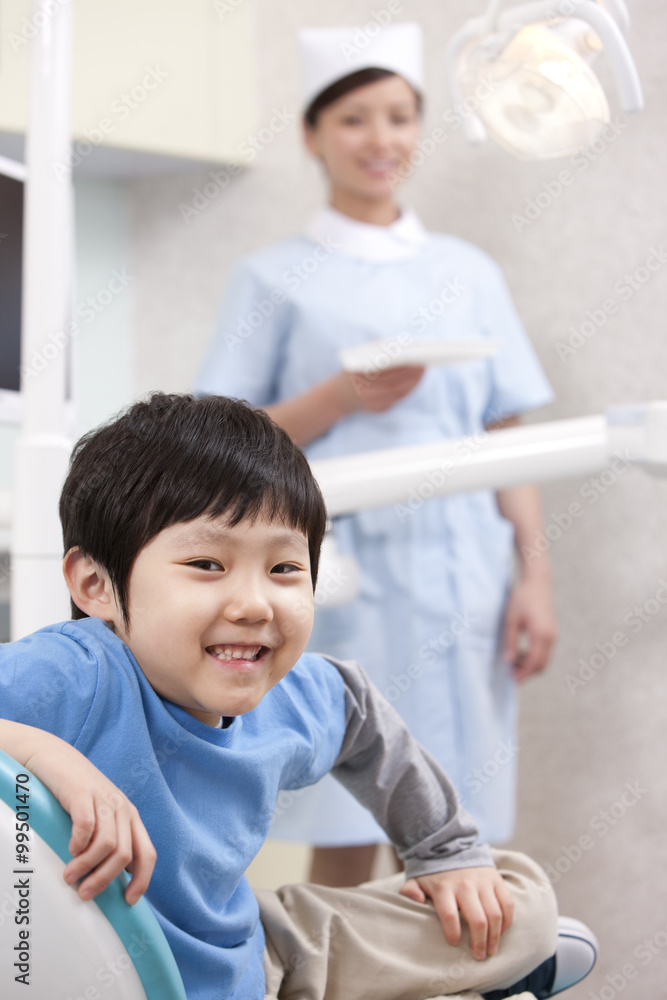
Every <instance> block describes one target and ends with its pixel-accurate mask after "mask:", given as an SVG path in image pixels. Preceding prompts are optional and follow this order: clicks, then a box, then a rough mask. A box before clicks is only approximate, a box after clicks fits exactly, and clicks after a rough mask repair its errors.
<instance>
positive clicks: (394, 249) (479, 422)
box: [196, 23, 556, 884]
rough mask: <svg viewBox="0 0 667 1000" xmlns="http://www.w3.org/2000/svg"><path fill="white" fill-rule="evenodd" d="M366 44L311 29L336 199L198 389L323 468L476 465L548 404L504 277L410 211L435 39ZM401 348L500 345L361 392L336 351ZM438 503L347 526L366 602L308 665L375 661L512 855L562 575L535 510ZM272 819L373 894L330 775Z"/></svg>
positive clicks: (320, 874) (491, 498) (247, 311)
mask: <svg viewBox="0 0 667 1000" xmlns="http://www.w3.org/2000/svg"><path fill="white" fill-rule="evenodd" d="M360 37H363V36H360V35H359V32H358V30H356V29H347V28H340V29H339V28H334V29H318V30H311V31H306V32H302V35H301V48H302V56H303V61H304V76H305V89H306V101H305V106H306V109H307V110H306V115H305V140H306V144H307V147H308V149H309V151H310V152H311V153H312V155H313V156H315V157H317V158H318V159H319V160H320V161H321V164H322V166H323V169H324V171H325V173H326V175H327V178H328V181H329V186H330V196H329V203H328V205H327V206H326V207H324V208H323V209H322V210H321V211H320V212H319V213H318V214H317V215H316V216H315V218H314V219H312V221H311V222H310V224H309V226H308V228H307V229H306V231H305V232H303V233H301V234H299V235H297V236H294V237H292V238H291V239H287V240H284V241H282V242H281V243H278V244H276V245H275V246H271V247H268V248H266V249H264V250H261V251H259V252H258V253H255V254H253V255H251V256H249V257H247V258H245V259H244V260H242V261H241V262H240V263H239V265H238V266H237V268H236V270H235V272H234V274H233V276H232V278H231V281H230V283H229V287H228V290H227V293H226V297H225V300H224V305H223V308H222V313H221V315H220V319H219V322H218V327H217V331H216V334H215V337H214V339H213V342H212V344H211V346H210V349H209V351H208V354H207V356H206V358H205V360H204V363H203V365H202V368H201V372H200V374H199V377H198V381H197V384H196V390H197V391H198V392H200V393H220V394H226V395H231V396H238V397H242V398H244V399H247V400H249V401H250V402H251V403H253V404H254V405H256V406H261V407H263V408H265V409H266V410H267V411H268V412H269V413H270V414H271V415H272V417H273V418H274V419H275V420H276V421H277V422H278V423H279V424H281V425H282V426H283V427H284V428H285V429H286V430H287V431H288V432H289V433H290V435H291V436H292V437H293V439H294V440H295V441H296V442H297V443H298V444H300V445H301V446H302V447H304V449H305V451H306V453H307V455H308V456H309V458H311V459H320V458H328V457H333V456H339V455H345V454H351V453H356V452H362V451H366V450H372V449H378V448H393V447H399V446H405V445H410V444H422V443H424V442H427V441H433V440H436V439H441V438H461V437H466V436H469V437H470V440H469V442H468V443H467V444H466V445H465V448H467V449H469V450H470V451H471V452H473V451H474V449H475V435H476V434H479V432H481V431H483V430H484V429H489V428H495V427H502V426H510V425H512V424H514V423H516V422H517V421H518V416H519V415H520V414H521V413H523V412H525V411H527V410H532V409H534V408H536V407H540V406H543V405H544V404H545V403H548V402H549V401H550V400H551V398H552V392H551V389H550V387H549V384H548V382H547V381H546V378H545V376H544V374H543V372H542V369H541V367H540V365H539V363H538V361H537V358H536V356H535V353H534V351H533V349H532V346H531V344H530V342H529V340H528V338H527V336H526V333H525V331H524V329H523V327H522V325H521V322H520V320H519V317H518V316H517V313H516V310H515V308H514V306H513V304H512V300H511V298H510V295H509V293H508V290H507V287H506V284H505V281H504V279H503V275H502V273H501V271H500V269H499V267H498V266H497V265H496V263H495V262H494V261H493V260H492V259H491V258H490V257H488V256H487V254H486V253H484V252H483V251H482V250H480V249H478V248H477V247H475V246H472V245H470V244H469V243H467V242H465V241H464V240H461V239H459V238H457V237H455V236H448V235H443V234H440V233H432V232H429V231H428V229H427V228H425V226H424V225H423V223H422V222H421V220H420V219H419V218H417V216H416V215H415V213H414V212H413V211H411V210H410V209H409V208H402V207H400V206H399V205H398V204H397V202H396V200H395V195H394V192H395V190H396V187H397V186H398V182H399V179H400V178H401V177H404V176H406V175H407V174H408V173H409V172H410V168H411V155H412V154H413V152H414V150H415V149H416V143H417V142H418V139H419V125H420V110H421V90H422V84H423V79H422V65H421V59H422V55H421V36H420V29H419V26H418V25H416V24H412V23H404V24H397V25H391V26H389V27H387V28H385V29H383V31H382V32H380V33H379V35H377V36H376V37H375V38H374V39H370V40H368V39H367V40H366V42H365V44H364V45H363V46H361V45H360V44H359V42H360ZM443 196H446V193H444V194H443ZM406 336H407V337H408V338H410V337H415V338H416V337H418V338H434V339H442V338H444V339H446V338H456V339H460V338H470V339H471V340H475V341H478V340H479V339H480V338H490V337H492V338H498V339H499V340H500V341H501V347H500V350H499V352H498V353H497V355H496V356H495V357H493V358H491V359H486V360H480V361H470V362H466V363H461V364H457V365H453V366H449V367H429V368H426V369H423V368H416V367H404V368H397V369H392V370H382V359H381V358H379V359H378V368H377V371H376V372H374V373H372V374H371V375H369V376H367V377H364V376H359V375H354V376H351V375H350V374H348V373H346V372H344V371H342V370H341V364H340V361H339V358H338V352H339V351H340V350H341V349H342V348H345V347H350V346H352V345H355V344H360V343H363V342H366V341H370V340H375V339H378V338H382V339H392V338H397V339H398V338H401V337H403V339H404V340H405V337H406ZM422 493H423V495H424V497H426V499H423V498H422V497H421V496H415V497H413V498H412V501H411V503H410V504H405V505H396V506H392V507H388V508H386V509H381V510H371V511H364V512H361V513H359V514H357V515H354V516H352V517H347V518H343V519H340V520H338V521H337V522H336V523H335V526H334V527H335V532H336V535H337V540H338V545H339V547H340V549H342V550H343V551H344V552H348V553H351V554H353V555H354V557H355V559H356V560H357V561H358V564H359V566H360V569H361V592H360V595H359V597H358V599H357V600H355V601H354V602H353V603H352V604H348V605H346V606H341V607H337V608H330V609H327V608H326V605H325V606H323V607H322V608H321V609H320V611H319V612H318V614H317V615H316V624H315V631H314V633H313V638H312V640H311V646H310V648H312V649H318V650H320V651H322V652H325V653H329V654H332V655H335V656H339V657H343V658H353V659H356V660H358V661H359V662H361V663H362V664H363V666H364V667H365V668H366V670H367V671H368V672H369V674H370V675H371V677H372V678H373V680H374V681H375V683H376V684H377V685H378V687H379V688H380V690H382V691H383V692H384V694H385V696H386V697H387V698H388V700H389V701H390V702H392V703H393V705H394V706H395V708H396V709H397V710H398V712H399V713H400V714H401V715H402V716H403V718H404V719H405V720H406V722H407V723H408V725H409V726H410V728H411V730H412V732H413V734H414V735H415V736H416V737H417V738H418V739H419V740H420V741H421V742H422V743H423V745H424V746H425V747H426V748H427V749H428V750H429V751H430V752H431V753H432V754H433V755H434V756H435V757H436V758H437V759H438V760H439V761H440V763H441V764H442V765H443V766H444V767H445V768H446V770H447V771H448V773H449V774H450V776H451V778H452V779H453V781H454V784H455V786H456V787H457V788H458V790H459V792H460V794H461V797H462V799H463V801H464V803H465V805H466V806H467V808H468V809H469V810H470V812H471V813H472V814H473V816H474V817H475V819H476V820H477V822H478V823H479V825H480V828H481V834H482V837H483V839H484V840H488V841H491V842H496V843H498V842H501V841H504V840H506V839H507V838H508V837H509V836H510V835H511V833H512V827H513V820H514V810H515V775H516V766H517V761H518V754H519V747H518V746H517V743H516V733H515V722H516V684H517V681H520V680H523V679H524V678H525V677H527V676H528V675H529V674H531V673H534V672H536V671H539V670H541V669H542V668H543V667H544V666H545V665H546V662H547V659H548V656H549V651H550V647H551V645H552V643H553V641H554V638H555V632H556V630H555V623H554V617H553V611H552V604H551V584H550V571H549V566H548V561H547V558H546V557H539V558H537V559H531V558H530V556H528V557H526V556H524V555H522V551H523V552H524V553H527V552H528V550H534V540H535V538H536V537H537V534H538V533H539V531H540V530H541V526H542V519H541V512H540V501H539V496H538V492H537V489H536V488H535V487H532V486H526V487H516V488H512V489H505V490H502V491H499V492H498V493H497V494H493V493H491V492H476V493H468V494H460V495H453V496H451V497H447V498H438V499H428V493H429V490H428V484H425V489H424V490H422ZM515 555H516V556H517V568H516V574H514V573H513V560H514V556H515ZM522 640H523V641H522ZM278 813H280V815H278V816H277V818H276V821H275V824H274V827H273V830H272V835H273V836H276V837H282V838H285V839H294V840H299V841H304V842H309V843H311V844H313V845H315V848H316V850H315V853H314V864H313V869H312V872H311V875H312V877H313V878H314V880H316V881H321V882H326V883H328V884H352V883H355V882H358V881H363V880H364V879H365V878H367V877H368V876H369V874H370V865H371V863H372V859H373V854H374V851H375V845H377V844H378V843H380V842H382V841H385V839H386V838H385V837H384V835H383V833H382V831H381V830H380V828H379V827H378V826H377V825H376V823H375V821H374V820H373V819H372V817H371V816H370V814H369V813H367V812H366V811H365V810H364V809H362V807H361V806H359V805H358V804H357V803H356V801H355V800H354V799H352V797H351V796H350V795H349V794H348V793H347V792H346V791H345V790H344V789H343V788H342V787H341V786H339V785H338V784H337V783H336V782H335V781H334V780H333V779H331V778H327V779H325V780H324V781H323V782H322V783H320V785H318V786H316V787H315V788H314V789H309V790H308V791H306V792H304V793H301V794H300V795H299V796H294V797H292V798H286V799H284V801H283V802H282V804H281V806H280V808H279V810H278Z"/></svg>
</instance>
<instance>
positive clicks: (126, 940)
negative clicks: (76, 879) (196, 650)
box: [0, 751, 186, 1000]
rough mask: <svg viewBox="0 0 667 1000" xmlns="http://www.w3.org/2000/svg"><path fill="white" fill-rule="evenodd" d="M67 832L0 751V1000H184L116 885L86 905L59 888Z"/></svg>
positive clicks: (148, 926)
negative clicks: (0, 998)
mask: <svg viewBox="0 0 667 1000" xmlns="http://www.w3.org/2000/svg"><path fill="white" fill-rule="evenodd" d="M71 828H72V822H71V820H70V818H69V816H68V815H67V813H66V812H65V810H64V809H63V808H62V807H61V806H60V804H59V803H58V802H57V801H56V799H55V798H54V797H53V795H52V794H51V793H50V792H49V790H48V789H47V788H46V787H45V786H44V785H43V784H42V783H41V781H39V780H38V779H37V778H35V777H34V775H32V774H30V773H29V772H28V771H26V769H25V768H24V767H22V766H21V765H20V764H18V763H17V762H16V761H15V760H13V759H12V758H11V757H9V756H8V755H7V754H5V753H3V752H2V751H0V997H2V1000H15V998H18V997H23V998H25V997H29V998H30V1000H186V995H185V990H184V988H183V983H182V980H181V977H180V973H179V971H178V968H177V966H176V962H175V960H174V956H173V955H172V953H171V950H170V948H169V945H168V944H167V941H166V939H165V937H164V934H163V933H162V930H161V929H160V926H159V924H158V922H157V920H156V919H155V916H154V915H153V912H152V911H151V909H150V907H149V905H148V903H147V902H146V900H145V899H140V900H139V902H138V903H137V904H136V905H135V906H128V904H127V903H126V902H125V899H124V895H123V894H124V891H125V887H126V885H127V877H126V876H124V875H123V876H120V877H119V878H117V879H115V880H114V882H113V883H112V884H111V885H110V886H109V887H108V889H106V890H105V891H104V892H103V893H101V894H100V895H99V896H97V897H96V898H95V899H94V900H91V901H90V902H84V901H83V900H82V899H80V898H79V896H78V895H77V893H76V890H75V889H74V888H73V887H72V886H68V885H67V884H66V882H65V881H64V879H63V875H62V872H63V868H64V866H65V864H66V863H67V862H68V861H70V860H71V856H70V853H69V851H68V849H67V845H68V843H69V839H70V834H71ZM26 985H28V987H29V988H28V989H26Z"/></svg>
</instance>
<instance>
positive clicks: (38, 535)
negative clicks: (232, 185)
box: [11, 0, 74, 639]
mask: <svg viewBox="0 0 667 1000" xmlns="http://www.w3.org/2000/svg"><path fill="white" fill-rule="evenodd" d="M71 6H72V5H71V4H61V5H52V4H48V5H46V8H44V7H43V6H42V3H41V2H40V0H35V2H34V4H33V17H34V23H35V24H41V27H40V28H39V29H38V31H37V33H36V35H35V38H34V39H33V41H32V52H31V62H32V66H31V86H30V108H29V118H28V135H27V144H26V161H27V170H28V179H27V183H26V192H25V209H24V211H25V220H24V258H23V301H22V316H23V320H22V345H21V391H22V393H23V403H24V410H23V414H24V416H23V425H22V429H21V434H20V436H19V440H18V443H17V451H16V464H15V475H14V497H15V504H14V514H13V520H12V553H11V556H12V568H11V635H12V638H13V639H17V638H20V637H21V636H23V635H26V634H28V633H29V632H32V631H34V630H35V629H38V628H41V627H42V626H44V625H48V624H50V623H52V622H55V621H60V620H62V619H63V618H68V617H69V602H68V595H67V590H66V587H65V584H64V581H63V577H62V572H61V569H60V563H61V559H62V534H61V530H60V522H59V519H58V497H59V493H60V488H61V486H62V482H63V479H64V477H65V474H66V471H67V463H68V459H69V453H70V449H71V443H70V441H69V440H68V439H67V437H66V433H65V394H66V384H67V381H66V380H67V369H66V362H67V356H66V345H67V340H68V337H67V333H66V330H67V324H68V319H69V313H70V304H71V289H72V259H73V253H72V251H73V242H74V238H73V197H72V179H71V170H70V167H69V164H70V63H71V27H72V26H71V22H72V16H71ZM54 8H55V9H54Z"/></svg>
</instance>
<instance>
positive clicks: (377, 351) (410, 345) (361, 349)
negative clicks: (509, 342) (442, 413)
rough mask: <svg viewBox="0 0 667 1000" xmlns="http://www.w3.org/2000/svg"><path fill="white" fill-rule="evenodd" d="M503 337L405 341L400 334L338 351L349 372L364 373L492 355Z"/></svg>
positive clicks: (472, 359) (455, 361)
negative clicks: (499, 338) (388, 338)
mask: <svg viewBox="0 0 667 1000" xmlns="http://www.w3.org/2000/svg"><path fill="white" fill-rule="evenodd" d="M500 343H501V342H500V340H498V339H497V338H494V337H474V338H472V337H468V338H461V339H459V340H454V339H452V340H418V339H411V340H409V341H408V342H407V343H406V344H402V343H400V341H399V340H398V339H397V338H394V339H392V340H369V341H367V342H366V343H365V344H355V346H354V347H346V348H345V349H344V350H342V351H339V352H338V357H339V358H340V362H341V364H342V366H343V368H344V369H345V371H348V372H360V373H363V374H364V375H369V374H372V373H373V372H380V371H384V370H386V369H387V368H398V367H400V366H401V365H424V366H425V367H427V366H429V365H454V364H457V363H459V362H461V361H478V360H479V359H480V358H492V357H493V356H494V355H495V354H497V353H498V349H499V347H500Z"/></svg>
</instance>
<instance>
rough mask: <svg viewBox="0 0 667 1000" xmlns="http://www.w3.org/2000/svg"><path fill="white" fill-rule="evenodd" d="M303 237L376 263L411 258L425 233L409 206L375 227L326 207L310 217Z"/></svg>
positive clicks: (422, 240) (339, 251)
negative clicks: (391, 218)
mask: <svg viewBox="0 0 667 1000" xmlns="http://www.w3.org/2000/svg"><path fill="white" fill-rule="evenodd" d="M306 236H310V238H311V239H313V240H315V241H316V242H317V243H324V242H325V241H326V243H327V245H329V246H331V244H332V243H333V244H334V245H335V246H336V252H337V253H340V254H343V256H345V257H355V258H356V259H357V260H364V261H367V262H369V263H373V264H378V263H385V262H388V261H395V260H407V259H408V258H409V257H414V256H415V254H416V253H417V251H418V250H419V248H420V247H421V246H422V245H423V244H424V243H425V241H426V239H427V236H428V233H427V232H426V230H425V229H424V227H423V225H422V224H421V222H420V220H419V219H418V218H417V216H416V214H415V213H414V212H413V211H412V209H411V208H409V209H406V210H405V211H403V212H402V213H401V215H400V216H399V218H398V219H397V220H396V222H392V223H391V224H390V225H389V226H376V225H373V224H371V223H369V222H358V221H357V219H351V218H350V217H349V215H344V214H343V213H342V212H339V211H337V210H336V209H335V208H331V206H327V207H326V208H323V209H321V210H320V211H319V212H318V213H317V215H316V216H315V217H314V218H313V219H311V221H310V223H309V225H308V227H307V229H306Z"/></svg>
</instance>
